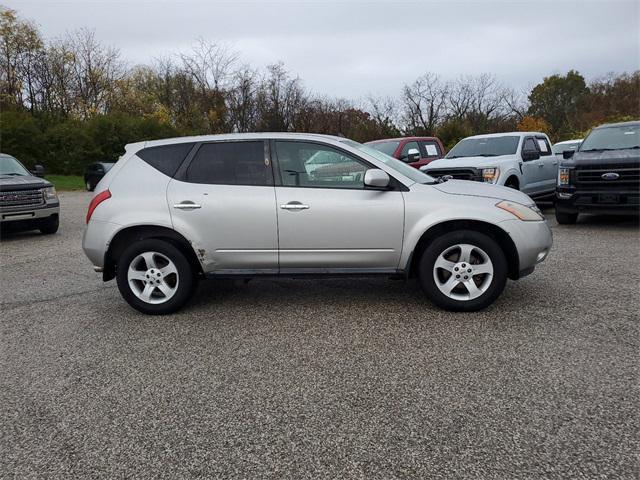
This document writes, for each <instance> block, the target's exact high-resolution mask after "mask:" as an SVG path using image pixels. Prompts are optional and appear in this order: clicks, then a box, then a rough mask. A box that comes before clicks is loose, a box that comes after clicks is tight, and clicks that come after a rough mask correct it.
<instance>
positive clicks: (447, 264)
mask: <svg viewBox="0 0 640 480" xmlns="http://www.w3.org/2000/svg"><path fill="white" fill-rule="evenodd" d="M493 272H494V270H493V263H492V262H491V259H490V258H489V255H487V253H486V252H485V251H484V250H482V249H481V248H479V247H477V246H475V245H470V244H468V243H461V244H457V245H453V246H451V247H448V248H447V249H446V250H444V251H443V252H442V253H441V254H440V255H438V258H437V259H436V261H435V263H434V266H433V279H434V280H435V283H436V286H437V287H438V289H439V290H440V291H441V292H442V293H443V294H444V295H446V296H447V297H449V298H452V299H455V300H473V299H474V298H478V297H479V296H481V295H482V294H483V293H485V292H486V291H487V289H488V288H489V286H490V285H491V282H492V279H493V274H494V273H493Z"/></svg>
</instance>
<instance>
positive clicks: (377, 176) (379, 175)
mask: <svg viewBox="0 0 640 480" xmlns="http://www.w3.org/2000/svg"><path fill="white" fill-rule="evenodd" d="M390 181H391V179H390V178H389V175H388V174H387V172H385V171H384V170H380V169H378V168H370V169H369V170H367V171H366V172H365V174H364V185H365V187H371V188H387V187H388V186H389V182H390Z"/></svg>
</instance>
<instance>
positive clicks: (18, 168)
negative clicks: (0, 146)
mask: <svg viewBox="0 0 640 480" xmlns="http://www.w3.org/2000/svg"><path fill="white" fill-rule="evenodd" d="M0 175H13V176H20V177H22V176H24V175H30V173H29V172H28V171H27V169H26V168H24V167H23V166H22V164H21V163H20V162H19V161H18V160H16V159H15V158H13V157H11V156H9V155H0Z"/></svg>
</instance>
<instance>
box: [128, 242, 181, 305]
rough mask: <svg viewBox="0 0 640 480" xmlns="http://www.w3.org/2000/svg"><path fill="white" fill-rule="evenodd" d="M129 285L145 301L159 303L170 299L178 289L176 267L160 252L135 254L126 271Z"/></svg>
mask: <svg viewBox="0 0 640 480" xmlns="http://www.w3.org/2000/svg"><path fill="white" fill-rule="evenodd" d="M127 280H128V282H129V287H130V288H131V291H132V292H133V293H134V295H135V296H136V297H138V298H139V299H140V300H142V301H143V302H146V303H151V304H156V305H157V304H160V303H164V302H167V301H168V300H170V299H171V298H172V297H173V296H174V295H175V294H176V292H177V290H178V282H179V277H178V269H177V268H176V265H175V264H174V263H173V262H172V261H171V260H170V259H169V257H167V256H166V255H163V254H162V253H158V252H144V253H141V254H139V255H137V256H136V257H135V258H134V259H133V260H132V261H131V263H130V264H129V269H128V271H127Z"/></svg>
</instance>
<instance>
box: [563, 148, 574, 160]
mask: <svg viewBox="0 0 640 480" xmlns="http://www.w3.org/2000/svg"><path fill="white" fill-rule="evenodd" d="M574 153H576V151H575V150H565V151H564V152H562V158H564V159H565V160H569V159H570V158H571V157H573V154H574Z"/></svg>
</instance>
